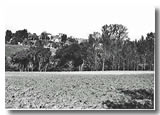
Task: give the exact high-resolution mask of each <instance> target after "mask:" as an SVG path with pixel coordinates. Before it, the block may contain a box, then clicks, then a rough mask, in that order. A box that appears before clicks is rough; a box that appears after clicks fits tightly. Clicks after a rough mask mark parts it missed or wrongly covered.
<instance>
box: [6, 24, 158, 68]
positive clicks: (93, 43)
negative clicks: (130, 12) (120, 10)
mask: <svg viewBox="0 0 160 115" xmlns="http://www.w3.org/2000/svg"><path fill="white" fill-rule="evenodd" d="M154 41H155V33H153V32H149V33H147V35H146V37H144V36H141V37H140V38H139V39H138V40H137V39H135V40H133V41H131V40H130V38H129V37H128V30H127V28H126V27H125V26H124V25H122V24H109V25H107V24H106V25H104V26H102V33H99V32H93V33H92V34H89V36H88V39H78V38H74V37H72V36H69V37H68V36H67V35H66V34H59V35H57V36H53V35H52V34H50V33H47V32H42V33H41V34H40V35H39V36H38V35H37V34H36V33H33V34H32V33H30V32H28V31H27V30H26V29H24V30H18V31H16V32H15V33H12V32H11V31H10V30H7V31H6V36H5V43H6V44H13V45H15V44H21V45H27V46H29V48H28V49H25V50H22V51H19V52H16V53H15V54H13V55H11V56H10V57H9V60H8V57H6V71H107V70H134V71H138V70H154ZM13 67H14V68H13Z"/></svg>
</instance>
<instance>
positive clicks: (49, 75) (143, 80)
mask: <svg viewBox="0 0 160 115" xmlns="http://www.w3.org/2000/svg"><path fill="white" fill-rule="evenodd" d="M116 73H117V74H116ZM153 102H154V73H153V72H139V73H138V72H137V73H135V72H130V73H129V72H108V73H107V72H90V73H89V72H82V73H80V72H45V73H43V72H33V73H31V72H6V73H5V107H6V108H7V109H53V110H57V109H58V110H59V109H67V110H68V109H69V110H70V109H76V110H77V109H78V110H79V109H83V110H85V109H94V110H95V109H102V110H105V109H153V108H154V103H153Z"/></svg>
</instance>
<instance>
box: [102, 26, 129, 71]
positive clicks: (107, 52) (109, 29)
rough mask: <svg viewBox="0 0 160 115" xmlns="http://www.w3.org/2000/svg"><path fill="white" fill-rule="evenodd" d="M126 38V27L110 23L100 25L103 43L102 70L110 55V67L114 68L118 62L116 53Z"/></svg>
mask: <svg viewBox="0 0 160 115" xmlns="http://www.w3.org/2000/svg"><path fill="white" fill-rule="evenodd" d="M126 38H128V32H127V28H126V27H125V26H123V25H121V24H110V25H107V24H106V25H104V26H103V27H102V39H101V43H102V44H103V51H104V53H103V64H102V65H103V66H102V71H104V70H105V62H106V60H109V59H110V58H111V57H112V60H113V61H112V62H113V63H112V65H113V67H112V69H116V68H117V65H118V63H117V62H116V61H117V60H116V59H119V56H118V53H119V52H120V51H121V49H122V44H123V41H124V40H125V39H126Z"/></svg>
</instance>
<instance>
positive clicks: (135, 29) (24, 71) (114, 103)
mask: <svg viewBox="0 0 160 115" xmlns="http://www.w3.org/2000/svg"><path fill="white" fill-rule="evenodd" d="M4 34H5V36H4V37H5V109H7V110H113V111H114V110H155V68H156V67H155V63H156V62H155V8H154V7H149V6H142V5H141V6H138V5H137V6H127V5H124V6H122V5H118V4H115V5H109V4H107V3H106V4H103V3H99V4H94V3H74V4H71V3H70V2H67V1H63V2H54V4H51V3H46V4H41V3H37V4H35V3H34V2H33V3H27V2H26V4H8V7H7V8H6V11H5V33H4Z"/></svg>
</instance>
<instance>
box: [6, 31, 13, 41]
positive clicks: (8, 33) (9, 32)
mask: <svg viewBox="0 0 160 115" xmlns="http://www.w3.org/2000/svg"><path fill="white" fill-rule="evenodd" d="M11 38H12V31H11V30H7V31H6V36H5V43H7V42H9V41H10V39H11Z"/></svg>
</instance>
